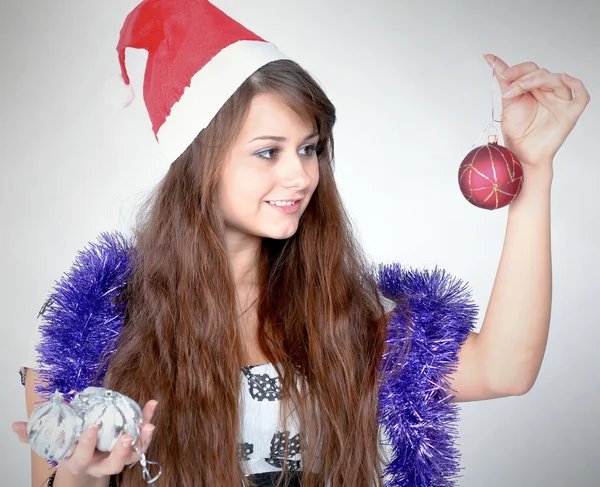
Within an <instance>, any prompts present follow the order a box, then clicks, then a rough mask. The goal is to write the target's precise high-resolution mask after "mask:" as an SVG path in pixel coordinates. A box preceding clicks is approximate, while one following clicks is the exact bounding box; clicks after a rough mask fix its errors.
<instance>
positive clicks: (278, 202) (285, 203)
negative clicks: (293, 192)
mask: <svg viewBox="0 0 600 487" xmlns="http://www.w3.org/2000/svg"><path fill="white" fill-rule="evenodd" d="M269 203H270V204H271V205H275V206H292V205H294V204H296V202H295V201H269Z"/></svg>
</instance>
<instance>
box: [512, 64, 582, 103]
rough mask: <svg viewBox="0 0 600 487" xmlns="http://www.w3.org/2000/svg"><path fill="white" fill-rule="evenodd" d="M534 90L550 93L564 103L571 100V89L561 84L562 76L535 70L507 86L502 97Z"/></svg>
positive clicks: (544, 70) (543, 70)
mask: <svg viewBox="0 0 600 487" xmlns="http://www.w3.org/2000/svg"><path fill="white" fill-rule="evenodd" d="M535 89H538V90H542V91H551V92H553V93H554V94H555V95H556V96H557V97H558V98H560V99H562V100H565V101H571V100H572V99H573V95H572V93H571V89H570V88H569V87H567V86H566V85H565V84H564V83H563V80H562V76H561V75H560V74H556V73H549V72H548V70H547V69H537V70H536V71H533V72H532V73H530V74H527V75H525V76H522V77H520V78H519V79H517V80H516V81H515V82H513V83H512V84H511V85H510V86H509V88H508V89H507V90H506V91H505V92H504V93H503V95H502V96H503V97H504V98H507V99H508V98H514V97H516V96H519V95H523V94H525V93H526V92H528V91H531V90H535Z"/></svg>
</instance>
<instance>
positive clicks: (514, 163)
mask: <svg viewBox="0 0 600 487" xmlns="http://www.w3.org/2000/svg"><path fill="white" fill-rule="evenodd" d="M458 184H459V186H460V190H461V191H462V194H463V196H464V197H465V198H466V199H467V201H468V202H469V203H471V204H473V205H475V206H477V207H479V208H484V209H486V210H496V209H498V208H502V207H504V206H506V205H508V204H509V203H510V202H511V201H513V200H514V199H515V198H516V197H517V195H518V194H519V191H520V190H521V186H522V184H523V166H521V162H520V161H519V159H518V158H517V156H515V155H514V154H513V153H512V152H511V151H510V150H508V149H507V148H506V147H503V146H501V145H499V144H498V136H497V135H490V136H489V138H488V143H487V144H486V145H481V146H479V147H475V148H474V149H473V150H472V151H471V152H469V153H468V154H467V156H466V157H465V158H464V159H463V161H462V162H461V164H460V168H459V170H458Z"/></svg>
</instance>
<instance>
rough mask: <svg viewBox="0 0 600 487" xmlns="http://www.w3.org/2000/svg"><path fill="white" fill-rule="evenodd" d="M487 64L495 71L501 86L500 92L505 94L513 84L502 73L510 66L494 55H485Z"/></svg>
mask: <svg viewBox="0 0 600 487" xmlns="http://www.w3.org/2000/svg"><path fill="white" fill-rule="evenodd" d="M483 57H484V59H485V60H486V62H487V63H488V64H489V65H490V67H491V68H493V69H494V74H495V75H496V79H497V80H498V84H499V85H500V91H501V92H502V93H504V92H505V91H506V90H507V89H508V86H509V85H510V84H511V81H509V80H507V79H506V78H505V77H504V76H503V75H502V73H504V71H506V70H507V69H508V68H509V65H508V64H506V63H505V62H504V61H502V59H500V58H499V57H498V56H495V55H494V54H484V55H483Z"/></svg>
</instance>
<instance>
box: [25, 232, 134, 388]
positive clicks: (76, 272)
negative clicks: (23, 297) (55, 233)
mask: <svg viewBox="0 0 600 487" xmlns="http://www.w3.org/2000/svg"><path fill="white" fill-rule="evenodd" d="M130 248H131V246H130V243H129V242H128V241H127V239H126V238H125V237H124V236H123V235H121V234H119V233H113V234H108V233H104V234H102V235H100V237H99V239H98V242H97V243H91V244H90V245H89V247H88V248H86V249H84V250H83V251H81V252H79V255H78V256H77V259H76V260H75V263H74V264H73V266H72V267H71V269H70V271H69V272H68V273H67V274H66V275H65V276H64V277H63V278H62V279H61V280H60V281H59V282H58V283H57V284H56V286H55V287H54V291H53V293H52V295H51V296H50V298H49V300H48V302H47V303H46V305H45V306H44V309H43V311H42V323H41V324H40V335H41V340H40V343H38V344H37V346H36V351H37V353H38V355H39V363H40V369H39V370H38V373H39V374H40V376H41V377H42V378H43V379H44V380H43V383H42V385H41V386H40V387H38V388H37V392H38V393H39V394H40V395H41V396H42V397H48V396H49V395H50V394H52V393H53V392H54V391H56V390H58V391H60V392H61V393H63V394H64V395H65V398H66V399H67V400H71V399H72V398H73V396H74V395H75V392H76V391H82V390H83V389H85V388H86V387H88V386H91V385H101V381H102V379H103V377H104V374H105V372H106V368H107V363H106V362H104V361H103V358H104V357H105V356H106V358H108V357H110V352H111V349H112V346H113V344H114V341H115V340H116V338H117V337H118V336H119V333H120V331H121V326H122V324H123V316H124V308H125V303H124V302H119V300H118V298H119V295H120V293H121V291H122V290H123V288H124V286H125V283H126V282H127V279H128V277H129V275H130V273H131V269H130V263H129V250H130ZM106 354H108V355H106Z"/></svg>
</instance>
